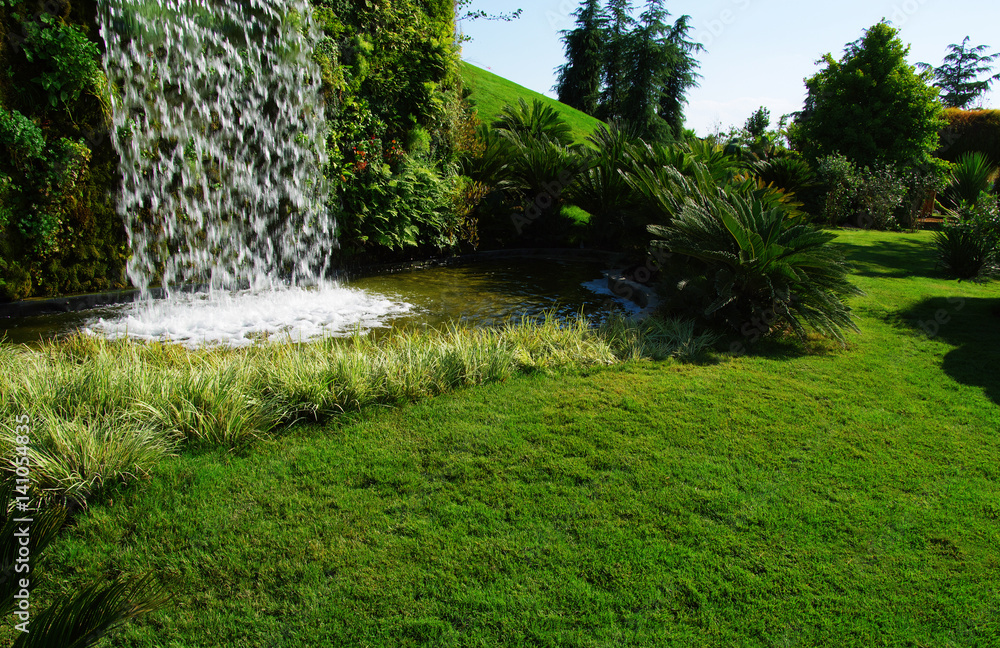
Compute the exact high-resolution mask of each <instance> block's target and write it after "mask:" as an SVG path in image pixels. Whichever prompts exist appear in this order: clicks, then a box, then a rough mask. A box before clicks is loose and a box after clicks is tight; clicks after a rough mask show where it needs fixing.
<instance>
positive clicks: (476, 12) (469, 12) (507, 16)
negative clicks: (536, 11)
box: [455, 0, 523, 22]
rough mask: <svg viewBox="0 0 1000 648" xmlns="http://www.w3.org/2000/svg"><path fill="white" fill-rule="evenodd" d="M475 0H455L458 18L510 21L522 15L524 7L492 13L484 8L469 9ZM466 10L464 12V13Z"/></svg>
mask: <svg viewBox="0 0 1000 648" xmlns="http://www.w3.org/2000/svg"><path fill="white" fill-rule="evenodd" d="M472 2H473V0H455V15H456V16H457V17H458V20H505V21H507V22H510V21H511V20H515V19H517V18H520V17H521V12H522V11H523V9H515V10H514V11H512V12H510V13H498V14H491V13H487V12H486V11H483V10H482V9H469V8H468V6H469V5H470V4H472ZM463 12H464V13H463Z"/></svg>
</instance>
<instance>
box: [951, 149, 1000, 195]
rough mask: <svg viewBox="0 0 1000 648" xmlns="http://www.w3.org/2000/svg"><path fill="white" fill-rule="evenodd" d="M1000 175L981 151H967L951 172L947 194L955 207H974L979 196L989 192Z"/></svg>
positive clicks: (995, 166)
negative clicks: (961, 205) (963, 204)
mask: <svg viewBox="0 0 1000 648" xmlns="http://www.w3.org/2000/svg"><path fill="white" fill-rule="evenodd" d="M998 175H1000V168H998V167H997V165H995V164H993V163H992V162H990V159H989V157H987V155H986V154H985V153H983V152H981V151H969V152H968V153H963V154H962V155H961V156H959V158H958V160H957V161H956V162H955V165H954V166H953V167H952V170H951V177H950V178H949V180H950V185H949V187H948V193H949V194H950V196H951V198H952V199H953V200H954V202H955V205H956V206H958V205H960V204H962V203H966V204H968V205H974V204H975V203H976V201H977V200H978V199H979V196H980V194H983V193H986V192H989V191H990V190H991V189H992V188H993V184H994V183H995V182H996V181H997V176H998Z"/></svg>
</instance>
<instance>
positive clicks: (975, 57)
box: [917, 36, 1000, 109]
mask: <svg viewBox="0 0 1000 648" xmlns="http://www.w3.org/2000/svg"><path fill="white" fill-rule="evenodd" d="M948 49H949V50H951V51H950V52H949V53H948V55H947V56H945V57H944V63H943V64H942V65H941V67H937V68H935V67H931V66H930V65H928V64H926V63H917V67H918V68H920V69H921V70H925V71H929V72H931V74H932V75H933V77H934V87H936V88H938V89H940V90H941V91H942V92H943V95H942V97H941V103H942V104H944V106H945V108H966V109H967V108H969V107H970V106H971V105H972V104H973V102H974V101H976V99H978V98H979V97H981V96H982V95H983V94H984V93H985V92H986V91H987V90H989V89H990V85H992V83H993V82H994V81H996V80H997V79H1000V74H994V75H993V76H990V77H988V78H986V79H984V80H982V81H980V80H979V76H980V75H981V74H989V73H990V72H991V71H992V68H993V62H994V61H995V60H996V59H997V58H1000V53H998V54H986V50H987V49H988V48H987V47H986V46H985V45H976V46H975V47H970V46H969V37H968V36H966V37H965V40H963V41H962V44H961V45H956V44H954V43H952V44H951V45H949V46H948Z"/></svg>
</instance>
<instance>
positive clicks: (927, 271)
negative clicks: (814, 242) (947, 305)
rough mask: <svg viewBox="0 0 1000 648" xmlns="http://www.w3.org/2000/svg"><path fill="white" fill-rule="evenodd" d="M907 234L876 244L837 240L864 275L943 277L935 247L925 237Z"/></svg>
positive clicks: (858, 271)
mask: <svg viewBox="0 0 1000 648" xmlns="http://www.w3.org/2000/svg"><path fill="white" fill-rule="evenodd" d="M905 236H906V235H905V234H901V235H900V238H899V239H897V240H893V241H887V242H880V243H878V244H873V245H857V244H854V243H848V242H845V241H837V242H836V246H837V247H838V248H840V249H841V250H843V252H844V254H845V255H846V256H847V261H848V263H849V264H850V265H851V266H852V267H853V268H854V271H853V272H852V274H857V275H860V276H862V277H885V278H890V279H903V278H906V277H928V278H931V279H938V278H944V276H945V275H944V273H943V272H942V271H941V270H940V269H939V268H938V267H937V260H936V259H935V258H934V247H933V246H932V245H928V244H927V241H925V240H919V239H915V238H905Z"/></svg>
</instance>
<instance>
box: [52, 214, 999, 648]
mask: <svg viewBox="0 0 1000 648" xmlns="http://www.w3.org/2000/svg"><path fill="white" fill-rule="evenodd" d="M930 240H931V239H930V236H929V235H928V234H926V233H925V234H917V235H907V234H884V233H867V232H844V233H842V234H841V235H840V237H839V239H838V243H839V244H840V245H842V246H843V247H844V249H845V250H846V251H847V252H848V253H849V254H850V257H851V258H852V260H853V261H854V262H855V265H856V275H855V276H856V281H857V283H858V284H859V285H860V286H861V287H862V288H863V289H864V290H865V291H866V292H867V296H866V297H862V298H857V299H855V300H854V305H855V308H856V312H857V315H858V321H859V325H860V327H861V330H862V332H861V334H860V335H856V336H854V337H853V338H852V343H851V346H850V348H848V349H846V350H824V349H825V347H822V348H804V347H802V346H801V345H799V344H797V343H791V342H770V343H767V344H766V345H764V346H762V347H760V348H759V349H758V350H757V351H756V353H755V354H753V355H749V356H744V357H739V358H732V357H727V356H718V357H716V358H714V359H712V360H710V361H706V362H704V363H702V364H681V363H678V362H674V361H670V362H664V363H654V362H634V363H627V364H622V365H617V366H613V367H609V368H603V369H587V370H576V371H567V370H563V371H559V372H555V373H544V372H539V373H536V374H534V375H530V376H527V377H522V378H517V379H512V380H509V381H506V382H504V383H502V384H494V385H489V386H485V387H474V388H468V389H465V390H462V391H459V392H457V393H452V394H448V395H443V396H439V397H436V398H433V399H431V400H425V401H422V402H420V403H416V404H413V405H407V406H404V407H401V408H396V409H389V408H379V409H374V408H369V409H366V410H365V411H364V412H362V413H361V414H356V415H352V416H348V417H342V418H341V419H339V420H337V421H335V422H334V423H331V424H328V425H326V426H322V427H321V426H316V425H313V426H299V427H295V428H292V429H290V430H285V431H284V432H283V433H282V434H281V435H279V436H277V437H275V438H271V439H268V440H264V441H261V442H259V443H257V444H256V445H254V446H251V447H249V448H248V449H244V450H242V451H240V452H226V451H219V450H210V451H201V452H193V451H187V452H185V453H184V454H182V456H180V457H179V458H176V459H173V460H168V461H164V462H163V463H161V464H160V465H159V467H158V468H157V469H156V470H155V472H154V475H153V476H152V478H151V479H150V480H149V481H148V482H142V483H138V484H133V485H132V486H129V487H126V488H123V489H120V490H118V491H117V492H112V493H110V494H109V495H108V497H110V498H111V500H112V501H108V500H107V499H105V500H104V501H102V502H99V503H95V504H94V505H92V506H91V508H89V510H87V511H86V512H85V513H83V514H81V515H80V516H79V518H78V520H77V523H76V525H75V526H74V527H73V528H71V529H69V530H68V532H66V533H65V534H64V536H63V537H62V538H61V539H60V540H59V541H57V543H56V544H55V545H54V546H53V547H52V548H50V549H49V550H48V553H47V555H46V557H45V560H44V561H43V565H42V566H43V569H44V570H45V572H46V573H47V575H48V578H49V579H50V580H49V583H50V584H49V585H48V587H47V588H40V589H39V590H38V592H37V593H36V594H35V596H37V597H38V600H39V601H41V600H42V599H43V598H44V597H45V596H46V595H47V594H51V592H53V591H54V590H56V589H58V588H59V587H62V588H67V587H70V586H72V585H73V584H74V583H80V582H83V581H84V580H89V579H92V578H96V577H101V576H104V575H110V574H114V573H117V572H119V571H122V570H124V571H142V570H147V569H155V570H156V571H157V572H158V573H159V574H161V575H162V576H163V577H164V578H165V579H170V581H171V582H172V583H173V587H174V589H175V592H176V602H175V605H174V606H173V607H172V608H170V609H167V610H165V611H162V612H159V613H156V614H153V615H151V616H149V617H147V618H145V619H144V620H142V621H140V622H138V623H135V624H133V625H131V626H129V627H126V628H124V629H123V630H121V631H119V632H117V633H116V634H115V635H114V636H113V638H111V639H110V640H108V642H107V643H108V645H114V646H164V647H168V646H169V647H180V646H191V647H194V646H208V645H215V646H231V647H240V646H260V647H271V646H281V647H285V646H302V647H305V646H310V647H313V646H344V647H347V646H359V647H360V646H386V647H392V646H594V647H596V646H741V647H742V646H768V647H769V646H824V647H825V646H837V647H846V646H858V647H861V646H864V647H868V646H934V647H947V646H983V647H986V646H996V645H1000V552H998V549H997V547H1000V461H998V459H1000V434H998V430H1000V408H998V404H1000V373H998V371H997V369H996V367H997V366H998V363H1000V345H998V336H997V330H998V323H1000V319H998V306H1000V287H998V286H997V285H985V286H984V285H977V284H972V283H957V282H954V281H948V280H945V279H942V278H940V277H939V276H938V275H937V274H936V273H935V272H934V270H933V261H932V253H931V250H930ZM935 318H937V319H938V321H939V322H940V323H937V330H936V331H934V330H933V327H932V326H931V325H930V324H928V322H930V321H933V320H934V319H935ZM920 322H924V324H925V327H926V328H928V329H929V330H931V331H932V332H935V333H936V334H935V335H934V336H933V337H928V335H927V334H925V333H924V332H923V331H922V330H921V328H920V326H919V323H920ZM55 582H58V583H59V585H53V584H52V583H55Z"/></svg>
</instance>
